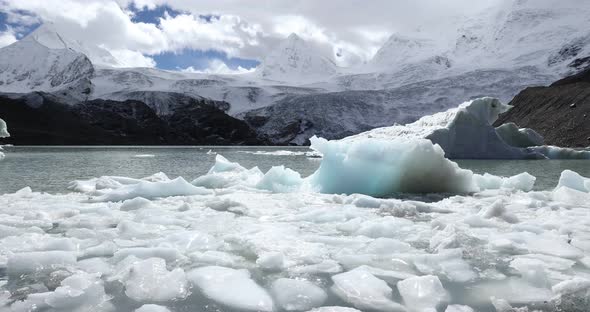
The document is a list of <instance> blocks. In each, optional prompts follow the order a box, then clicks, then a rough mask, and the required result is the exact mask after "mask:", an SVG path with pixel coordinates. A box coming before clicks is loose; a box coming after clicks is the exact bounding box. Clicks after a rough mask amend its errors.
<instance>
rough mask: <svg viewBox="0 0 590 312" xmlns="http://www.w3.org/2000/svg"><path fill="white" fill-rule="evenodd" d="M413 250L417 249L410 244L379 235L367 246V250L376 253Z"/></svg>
mask: <svg viewBox="0 0 590 312" xmlns="http://www.w3.org/2000/svg"><path fill="white" fill-rule="evenodd" d="M412 251H415V249H414V248H413V247H412V246H410V244H408V243H404V242H402V241H399V240H397V239H394V238H387V237H379V238H377V239H375V240H374V241H372V242H371V243H369V245H368V246H367V247H366V248H365V252H367V253H374V254H391V253H405V252H412Z"/></svg>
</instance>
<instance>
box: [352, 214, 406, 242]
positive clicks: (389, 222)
mask: <svg viewBox="0 0 590 312" xmlns="http://www.w3.org/2000/svg"><path fill="white" fill-rule="evenodd" d="M412 226H414V222H412V221H410V220H407V219H403V218H396V217H392V216H387V217H383V218H379V219H375V220H369V221H365V222H363V223H362V224H361V226H360V228H359V229H358V230H357V231H356V234H358V235H364V236H367V237H372V238H379V237H390V238H391V237H396V236H397V235H398V234H399V233H400V232H401V231H403V230H404V228H409V227H412Z"/></svg>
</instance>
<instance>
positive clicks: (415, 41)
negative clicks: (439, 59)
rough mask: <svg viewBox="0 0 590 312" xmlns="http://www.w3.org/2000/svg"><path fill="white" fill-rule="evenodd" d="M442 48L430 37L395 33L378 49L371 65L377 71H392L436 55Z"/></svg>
mask: <svg viewBox="0 0 590 312" xmlns="http://www.w3.org/2000/svg"><path fill="white" fill-rule="evenodd" d="M440 52H441V48H440V47H438V46H437V44H436V42H435V41H433V40H430V39H424V38H417V37H409V36H402V35H399V34H393V35H391V36H390V37H389V39H388V40H387V41H386V42H385V44H384V45H383V46H382V47H381V48H380V49H379V50H378V51H377V53H376V54H375V56H374V57H373V59H372V60H371V61H370V63H369V65H370V66H371V67H372V69H373V70H375V71H391V70H397V69H398V68H400V67H402V66H404V65H406V64H411V63H416V62H419V61H424V60H427V59H429V58H432V57H434V56H436V55H437V54H438V53H440Z"/></svg>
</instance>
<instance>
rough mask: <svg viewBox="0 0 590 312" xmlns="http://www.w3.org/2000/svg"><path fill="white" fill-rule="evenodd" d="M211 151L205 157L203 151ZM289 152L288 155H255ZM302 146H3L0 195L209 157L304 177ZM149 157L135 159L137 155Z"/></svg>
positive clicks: (574, 163) (547, 168)
mask: <svg viewBox="0 0 590 312" xmlns="http://www.w3.org/2000/svg"><path fill="white" fill-rule="evenodd" d="M209 151H211V152H209ZM277 151H289V152H292V154H291V155H269V154H260V153H257V152H263V153H269V152H270V153H272V152H275V153H276V152H277ZM307 151H310V150H309V148H306V147H207V146H201V147H169V146H166V147H24V146H19V147H5V151H4V152H5V154H6V158H5V159H4V160H3V161H0V194H3V193H9V192H14V191H17V190H19V189H21V188H23V187H26V186H30V187H31V188H32V189H33V190H35V191H43V192H49V193H64V192H67V191H68V190H67V188H66V187H67V185H68V182H70V181H72V180H77V179H88V178H92V177H98V176H102V175H117V176H126V177H134V178H141V177H145V176H149V175H151V174H154V173H157V172H164V173H166V174H167V175H168V176H169V177H170V178H174V177H177V176H182V177H184V178H185V179H187V180H189V181H190V180H192V179H194V178H196V177H198V176H200V175H202V174H204V173H206V172H207V171H208V170H209V168H210V167H211V166H212V165H213V163H214V161H215V154H216V153H218V154H221V155H223V156H224V157H226V158H227V159H229V160H231V161H234V162H238V163H240V164H241V165H242V166H244V167H247V168H250V167H254V166H258V167H259V168H260V169H261V170H262V171H266V170H268V169H269V168H270V167H272V166H277V165H284V166H286V167H288V168H291V169H293V170H295V171H298V172H299V173H301V175H302V176H308V175H310V174H311V173H313V172H314V171H315V170H316V169H317V167H318V166H319V164H320V159H317V158H309V157H307V156H305V155H304V153H305V152H307ZM146 154H148V155H150V157H137V155H146ZM457 162H458V163H459V165H460V166H461V167H462V168H466V169H471V170H473V171H474V172H476V173H485V172H488V173H491V174H494V175H501V176H510V175H515V174H518V173H521V172H524V171H526V172H529V173H530V174H532V175H534V176H536V177H537V183H536V188H537V189H548V188H552V187H554V186H555V185H556V183H557V179H558V178H559V175H560V173H561V171H563V170H565V169H571V170H574V171H577V172H579V173H580V174H582V175H584V176H590V166H589V164H590V162H588V161H585V160H458V161H457Z"/></svg>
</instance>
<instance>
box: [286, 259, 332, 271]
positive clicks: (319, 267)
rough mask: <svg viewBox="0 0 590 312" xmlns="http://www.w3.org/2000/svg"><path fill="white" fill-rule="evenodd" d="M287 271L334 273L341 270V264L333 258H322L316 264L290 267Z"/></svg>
mask: <svg viewBox="0 0 590 312" xmlns="http://www.w3.org/2000/svg"><path fill="white" fill-rule="evenodd" d="M289 271H290V272H293V273H295V274H335V273H340V272H342V266H340V264H339V263H338V262H336V261H334V260H324V261H322V262H320V263H316V264H309V265H301V266H295V267H290V268H289Z"/></svg>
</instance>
